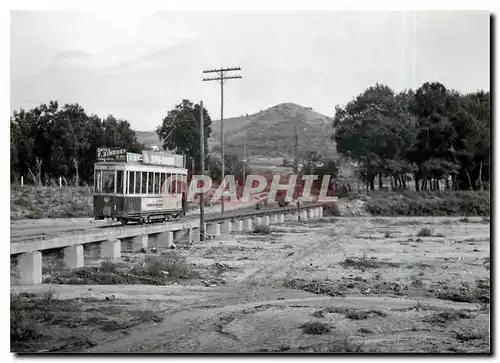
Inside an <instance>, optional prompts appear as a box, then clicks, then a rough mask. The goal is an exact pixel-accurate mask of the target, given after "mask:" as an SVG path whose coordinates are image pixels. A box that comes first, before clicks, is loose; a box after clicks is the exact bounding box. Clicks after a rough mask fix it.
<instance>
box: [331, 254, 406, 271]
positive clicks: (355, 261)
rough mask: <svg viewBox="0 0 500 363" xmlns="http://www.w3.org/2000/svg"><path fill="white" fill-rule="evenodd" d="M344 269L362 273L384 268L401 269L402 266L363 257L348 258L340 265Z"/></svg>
mask: <svg viewBox="0 0 500 363" xmlns="http://www.w3.org/2000/svg"><path fill="white" fill-rule="evenodd" d="M340 265H341V266H343V267H344V268H356V269H359V270H362V271H365V270H368V269H370V268H382V267H399V266H400V265H401V264H400V263H397V262H386V261H377V260H376V259H374V258H368V257H366V256H363V257H359V258H357V257H352V258H346V259H345V260H344V261H342V262H341V263H340Z"/></svg>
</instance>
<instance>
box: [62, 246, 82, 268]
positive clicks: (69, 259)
mask: <svg viewBox="0 0 500 363" xmlns="http://www.w3.org/2000/svg"><path fill="white" fill-rule="evenodd" d="M64 265H65V266H66V267H67V268H69V269H75V268H80V267H83V245H76V246H69V247H66V248H65V249H64Z"/></svg>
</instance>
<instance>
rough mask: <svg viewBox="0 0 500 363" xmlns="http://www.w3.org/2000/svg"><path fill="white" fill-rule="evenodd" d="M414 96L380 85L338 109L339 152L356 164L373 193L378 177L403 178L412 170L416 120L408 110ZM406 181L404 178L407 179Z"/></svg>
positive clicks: (336, 118) (336, 122)
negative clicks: (409, 155)
mask: <svg viewBox="0 0 500 363" xmlns="http://www.w3.org/2000/svg"><path fill="white" fill-rule="evenodd" d="M409 99H411V94H410V93H401V94H399V95H395V94H394V92H393V91H392V90H391V89H390V88H389V87H387V86H384V85H380V84H376V85H375V86H374V87H370V88H368V89H367V90H366V91H365V92H363V93H362V94H360V95H358V96H357V97H356V98H355V99H354V100H353V101H351V102H349V103H348V104H347V105H346V107H345V108H341V107H339V106H337V107H336V108H335V116H334V121H333V122H334V128H335V129H336V132H335V135H334V136H333V139H334V140H335V142H336V147H337V151H338V152H339V153H341V154H343V155H344V156H347V157H348V158H350V159H352V160H354V161H356V162H357V163H358V165H359V167H360V171H361V175H362V176H363V178H364V180H365V181H366V183H367V187H368V186H369V187H370V189H371V190H373V189H374V180H375V177H376V176H377V175H378V176H379V186H380V187H382V176H383V175H389V176H391V177H394V178H401V177H402V176H404V175H405V174H406V173H407V172H408V170H409V169H410V165H408V164H407V162H406V160H405V156H406V153H407V150H408V149H409V147H410V146H411V145H412V144H413V140H414V138H415V129H416V125H415V120H414V118H413V117H412V116H411V115H410V113H409V110H408V100H409ZM403 180H404V178H403Z"/></svg>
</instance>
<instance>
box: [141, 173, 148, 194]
mask: <svg viewBox="0 0 500 363" xmlns="http://www.w3.org/2000/svg"><path fill="white" fill-rule="evenodd" d="M147 177H148V173H147V172H145V171H143V172H142V180H141V188H142V189H141V193H142V194H147V192H148V184H147Z"/></svg>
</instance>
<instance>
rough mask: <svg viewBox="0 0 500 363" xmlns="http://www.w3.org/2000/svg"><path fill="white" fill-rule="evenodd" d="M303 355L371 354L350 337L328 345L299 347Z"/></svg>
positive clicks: (337, 339) (333, 341)
mask: <svg viewBox="0 0 500 363" xmlns="http://www.w3.org/2000/svg"><path fill="white" fill-rule="evenodd" d="M299 351H300V352H301V353H369V352H373V351H367V350H366V349H364V344H363V343H362V342H356V341H354V339H353V338H352V337H350V336H345V337H342V338H335V339H333V340H331V341H329V342H328V343H326V344H317V345H313V346H309V347H299Z"/></svg>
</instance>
